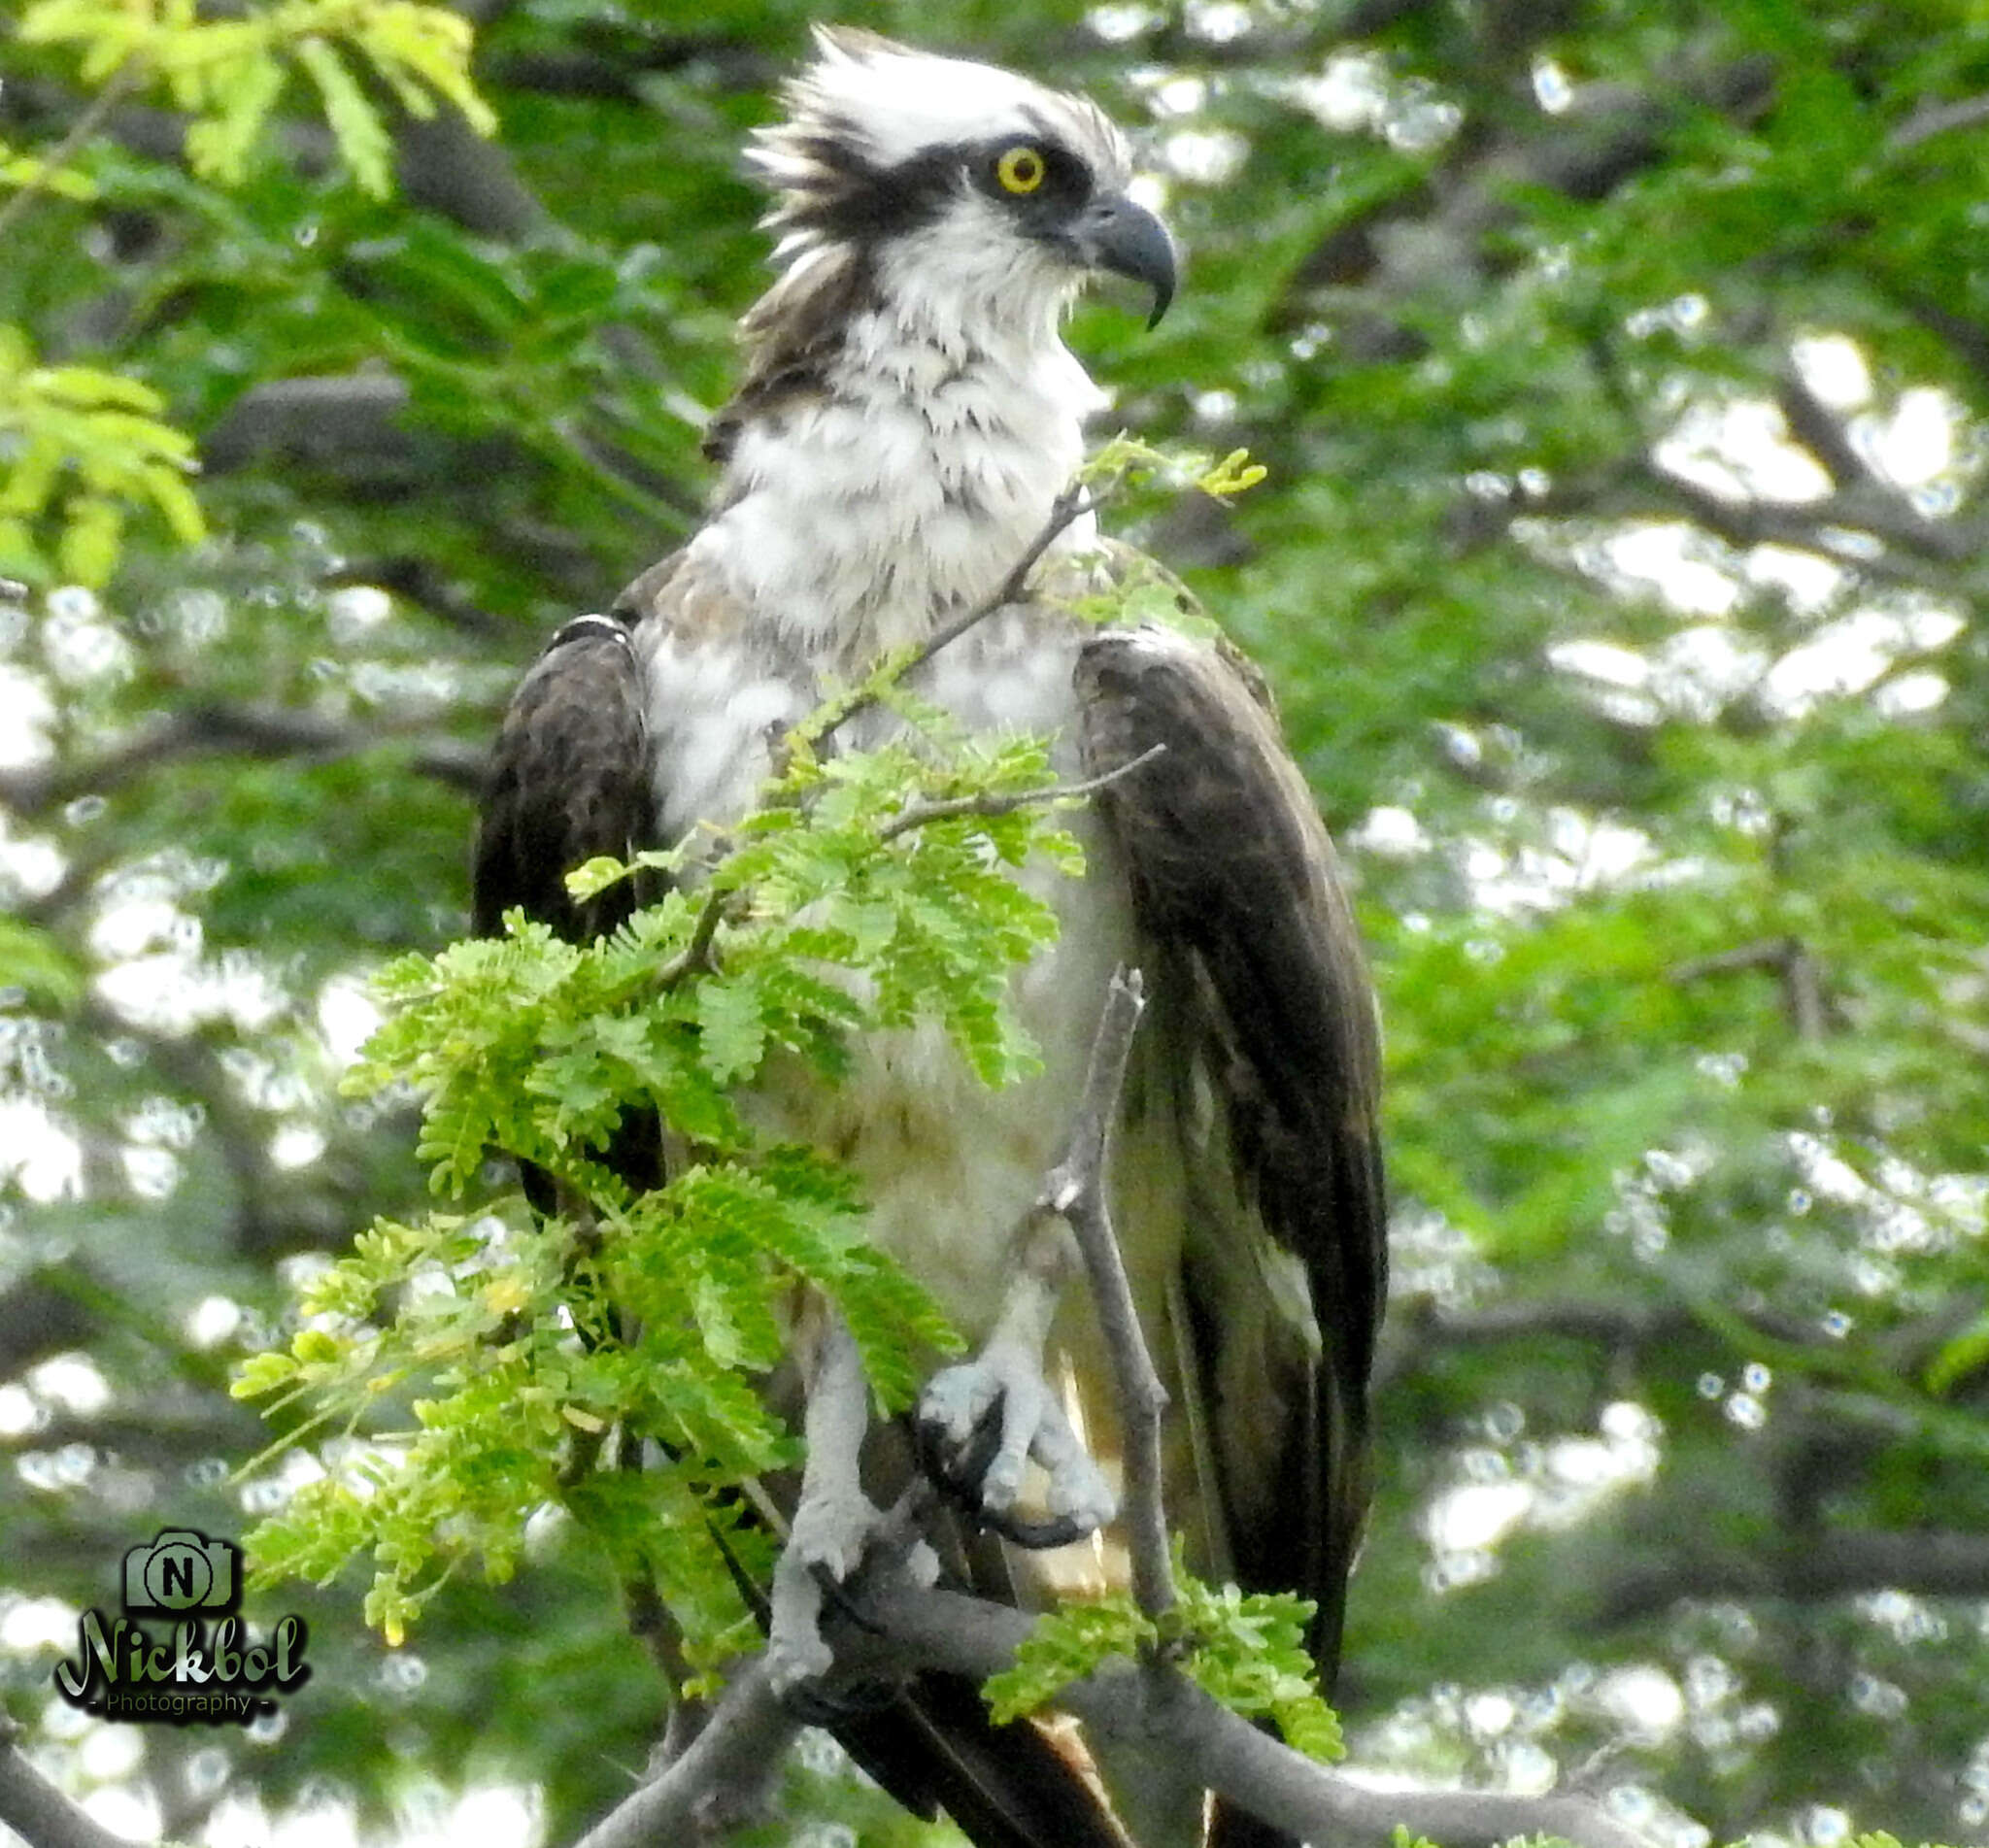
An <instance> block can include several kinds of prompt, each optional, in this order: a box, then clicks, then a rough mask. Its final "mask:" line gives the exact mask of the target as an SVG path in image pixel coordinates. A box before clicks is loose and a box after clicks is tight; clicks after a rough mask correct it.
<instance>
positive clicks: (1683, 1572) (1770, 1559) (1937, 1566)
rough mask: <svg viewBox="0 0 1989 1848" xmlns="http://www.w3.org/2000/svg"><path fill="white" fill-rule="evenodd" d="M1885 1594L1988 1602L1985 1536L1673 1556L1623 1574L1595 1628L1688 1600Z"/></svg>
mask: <svg viewBox="0 0 1989 1848" xmlns="http://www.w3.org/2000/svg"><path fill="white" fill-rule="evenodd" d="M1886 1590H1898V1591H1903V1592H1913V1593H1917V1594H1918V1595H1919V1596H1922V1597H1966V1598H1979V1597H1982V1596H1989V1535H1984V1534H1979V1533H1945V1532H1940V1531H1938V1530H1931V1529H1930V1530H1928V1531H1925V1532H1865V1533H1857V1532H1831V1531H1828V1530H1825V1531H1823V1532H1805V1533H1802V1534H1796V1535H1791V1536H1789V1537H1788V1538H1787V1539H1786V1540H1785V1541H1784V1542H1783V1543H1782V1544H1781V1545H1779V1546H1773V1547H1766V1548H1763V1549H1759V1550H1755V1549H1749V1550H1748V1551H1746V1552H1740V1551H1737V1550H1736V1551H1734V1552H1712V1553H1707V1552H1692V1551H1687V1552H1684V1553H1679V1554H1673V1555H1671V1556H1670V1557H1668V1558H1667V1559H1666V1560H1665V1561H1664V1562H1663V1563H1662V1564H1657V1565H1650V1566H1645V1567H1641V1568H1637V1569H1634V1570H1632V1571H1629V1572H1626V1573H1624V1574H1623V1575H1622V1577H1620V1578H1619V1579H1618V1580H1616V1582H1615V1583H1614V1584H1613V1585H1612V1586H1611V1587H1610V1588H1609V1589H1608V1590H1607V1591H1606V1592H1605V1593H1604V1595H1603V1597H1602V1600H1601V1609H1600V1610H1599V1611H1598V1613H1597V1616H1596V1621H1597V1622H1598V1623H1599V1624H1601V1625H1602V1626H1604V1627H1605V1628H1614V1627H1616V1626H1619V1625H1625V1624H1634V1623H1636V1622H1638V1621H1640V1620H1641V1619H1643V1618H1646V1617H1654V1616H1657V1615H1659V1614H1660V1613H1661V1612H1663V1611H1666V1610H1668V1609H1669V1608H1670V1606H1671V1605H1673V1604H1675V1603H1676V1602H1677V1601H1678V1600H1679V1599H1680V1598H1687V1597H1690V1598H1718V1597H1734V1598H1748V1599H1753V1598H1785V1599H1788V1600H1789V1601H1791V1602H1794V1603H1803V1604H1820V1603H1827V1602H1828V1601H1830V1600H1831V1599H1833V1598H1838V1597H1849V1596H1854V1595H1855V1594H1857V1593H1859V1592H1876V1591H1886Z"/></svg>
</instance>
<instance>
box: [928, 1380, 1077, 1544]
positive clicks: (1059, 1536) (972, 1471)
mask: <svg viewBox="0 0 1989 1848" xmlns="http://www.w3.org/2000/svg"><path fill="white" fill-rule="evenodd" d="M1006 1396H1007V1395H1006V1394H998V1395H997V1396H996V1397H995V1402H994V1403H993V1404H992V1405H990V1406H989V1407H988V1409H987V1410H986V1411H984V1412H983V1413H982V1414H981V1415H980V1417H979V1418H977V1419H975V1420H974V1428H973V1433H972V1435H971V1436H969V1437H968V1439H967V1441H966V1443H965V1445H964V1446H963V1447H962V1448H961V1451H960V1453H959V1455H958V1456H957V1457H956V1456H950V1455H949V1454H948V1446H947V1442H946V1439H945V1437H944V1435H943V1434H942V1432H941V1431H940V1428H939V1427H938V1426H937V1425H934V1424H927V1422H926V1421H925V1420H924V1419H918V1420H915V1421H914V1423H913V1427H912V1432H913V1438H912V1442H913V1448H914V1450H915V1451H916V1453H917V1455H918V1459H919V1467H920V1468H921V1469H923V1470H924V1471H925V1472H926V1475H927V1479H928V1480H929V1481H930V1482H931V1483H932V1485H933V1487H934V1488H936V1489H937V1490H938V1491H939V1492H940V1493H941V1494H942V1495H945V1496H946V1498H947V1499H948V1500H949V1501H951V1502H953V1503H955V1504H956V1505H957V1506H958V1507H959V1508H960V1509H961V1511H962V1512H963V1513H964V1514H965V1515H966V1517H967V1519H968V1520H969V1521H971V1522H972V1523H973V1524H974V1526H975V1527H976V1528H988V1529H993V1530H994V1531H995V1532H996V1533H998V1534H1000V1536H1001V1537H1002V1538H1003V1539H1004V1540H1012V1541H1013V1542H1014V1543H1015V1544H1016V1545H1017V1546H1021V1547H1028V1549H1029V1550H1030V1551H1031V1552H1037V1553H1039V1552H1041V1551H1042V1550H1043V1549H1044V1548H1046V1547H1053V1546H1068V1545H1069V1544H1070V1543H1071V1542H1072V1541H1073V1540H1081V1539H1083V1538H1084V1536H1085V1533H1086V1532H1087V1529H1084V1528H1082V1527H1080V1526H1079V1525H1078V1524H1077V1523H1076V1522H1075V1521H1073V1520H1072V1519H1071V1518H1070V1517H1069V1516H1068V1515H1067V1514H1066V1515H1058V1516H1057V1517H1055V1518H1054V1519H1052V1520H1049V1521H1030V1520H1028V1519H1027V1518H1026V1517H1024V1516H1022V1515H1019V1514H1015V1513H1008V1514H996V1513H995V1512H993V1511H992V1510H991V1509H990V1508H988V1507H987V1505H986V1504H985V1503H984V1502H983V1500H982V1498H981V1492H982V1486H983V1484H984V1483H985V1482H986V1481H987V1478H988V1471H989V1469H990V1467H991V1466H992V1465H993V1463H994V1462H995V1456H996V1454H997V1453H998V1452H999V1451H1000V1449H1001V1410H1002V1404H1003V1400H1004V1399H1005V1398H1006Z"/></svg>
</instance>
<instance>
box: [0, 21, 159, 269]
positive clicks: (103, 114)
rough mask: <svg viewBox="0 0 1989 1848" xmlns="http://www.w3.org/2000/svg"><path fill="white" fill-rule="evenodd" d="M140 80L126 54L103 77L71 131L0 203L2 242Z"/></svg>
mask: <svg viewBox="0 0 1989 1848" xmlns="http://www.w3.org/2000/svg"><path fill="white" fill-rule="evenodd" d="M137 81H138V69H137V67H136V65H134V64H133V62H132V61H131V60H130V59H129V58H126V59H125V60H124V61H123V62H122V63H120V64H119V65H118V68H117V69H116V70H115V71H113V72H112V73H111V75H110V76H109V77H107V78H106V79H105V80H104V84H103V87H102V88H101V89H99V90H98V91H97V93H96V94H95V95H94V96H93V97H91V98H90V100H89V106H88V107H87V108H86V109H84V112H83V114H82V115H80V116H79V117H77V118H76V120H75V121H74V122H73V123H71V124H70V128H69V132H68V133H67V134H66V135H64V136H63V137H62V140H61V142H60V144H59V145H58V146H57V147H56V148H55V150H54V151H53V152H51V153H49V154H45V155H43V156H42V157H41V162H40V165H39V166H38V167H37V168H36V170H35V171H34V173H32V174H31V175H30V176H29V177H28V179H26V180H25V181H23V182H22V183H21V185H19V186H18V187H17V188H16V190H15V194H14V197H13V198H11V199H9V200H8V201H7V203H6V204H5V205H4V206H0V242H4V241H5V240H6V237H7V234H8V232H10V231H12V230H13V229H14V227H15V226H16V225H17V224H18V223H19V222H20V221H21V219H22V218H25V217H26V216H27V214H28V212H29V211H30V210H31V209H32V207H33V206H34V204H35V202H36V201H37V200H38V199H40V198H41V197H42V195H43V194H44V192H45V191H46V190H47V188H48V184H49V181H50V179H51V177H52V176H53V175H55V174H58V173H60V172H61V171H62V169H63V168H64V167H66V166H68V165H69V163H70V162H71V161H72V160H74V159H75V158H76V156H77V155H78V154H80V153H81V152H82V151H84V148H85V147H86V146H87V145H88V144H89V142H90V139H91V138H92V137H93V136H94V135H95V134H96V132H97V130H98V129H99V128H101V127H102V126H103V125H104V123H105V121H106V120H107V119H108V118H109V117H110V115H111V112H112V111H113V110H115V109H116V108H117V107H118V104H119V103H121V102H122V101H123V100H124V98H125V96H126V94H127V93H128V92H129V91H130V89H131V87H132V85H133V84H136V83H137Z"/></svg>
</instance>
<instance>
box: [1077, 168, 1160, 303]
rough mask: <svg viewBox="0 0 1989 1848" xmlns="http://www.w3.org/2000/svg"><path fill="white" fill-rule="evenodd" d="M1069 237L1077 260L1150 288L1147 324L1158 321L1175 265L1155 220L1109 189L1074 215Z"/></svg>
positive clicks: (1123, 195) (1122, 194)
mask: <svg viewBox="0 0 1989 1848" xmlns="http://www.w3.org/2000/svg"><path fill="white" fill-rule="evenodd" d="M1069 239H1070V246H1071V249H1072V250H1073V251H1074V252H1076V254H1077V257H1078V260H1079V261H1080V262H1082V263H1083V264H1084V265H1085V266H1086V267H1087V268H1089V269H1096V270H1110V271H1111V272H1112V273H1113V275H1115V276H1127V277H1130V278H1131V279H1132V281H1134V282H1135V283H1144V284H1145V285H1146V286H1147V287H1149V288H1150V289H1152V290H1153V296H1154V308H1153V313H1152V314H1151V315H1150V316H1148V317H1147V323H1146V324H1147V325H1148V326H1149V327H1158V326H1159V325H1160V324H1161V317H1162V316H1163V315H1164V314H1165V313H1166V312H1167V304H1168V303H1169V302H1171V301H1172V300H1173V299H1174V284H1175V281H1176V279H1177V276H1178V266H1177V264H1176V261H1175V256H1174V240H1173V239H1172V238H1171V237H1169V236H1168V235H1167V227H1166V226H1165V225H1164V224H1163V223H1162V222H1161V221H1160V219H1159V218H1155V217H1154V215H1153V214H1152V213H1151V212H1149V211H1148V210H1147V209H1146V207H1145V206H1143V205H1135V204H1133V202H1132V201H1131V200H1130V199H1129V198H1128V197H1127V196H1126V195H1125V194H1124V193H1123V192H1108V193H1105V194H1104V195H1103V196H1102V197H1099V198H1096V199H1094V200H1093V201H1092V202H1091V204H1090V205H1088V206H1086V207H1085V209H1084V210H1083V211H1082V212H1080V213H1079V214H1078V216H1077V220H1076V222H1075V223H1073V224H1072V225H1071V227H1070V231H1069Z"/></svg>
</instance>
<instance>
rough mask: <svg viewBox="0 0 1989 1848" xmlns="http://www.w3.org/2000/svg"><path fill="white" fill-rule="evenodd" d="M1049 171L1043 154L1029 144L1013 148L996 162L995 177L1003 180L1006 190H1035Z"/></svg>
mask: <svg viewBox="0 0 1989 1848" xmlns="http://www.w3.org/2000/svg"><path fill="white" fill-rule="evenodd" d="M1048 171H1049V169H1048V168H1047V167H1045V166H1044V165H1043V156H1042V155H1041V154H1040V153H1038V152H1037V151H1036V150H1035V149H1033V148H1029V147H1027V146H1025V147H1021V148H1011V149H1010V150H1009V151H1007V152H1006V153H1005V154H1003V155H1002V156H1001V158H1000V159H999V160H997V161H996V162H995V179H997V180H998V181H1000V182H1001V189H1002V191H1004V192H1033V191H1035V189H1036V188H1037V187H1038V186H1039V185H1042V184H1043V176H1044V175H1045V174H1046V173H1048Z"/></svg>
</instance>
